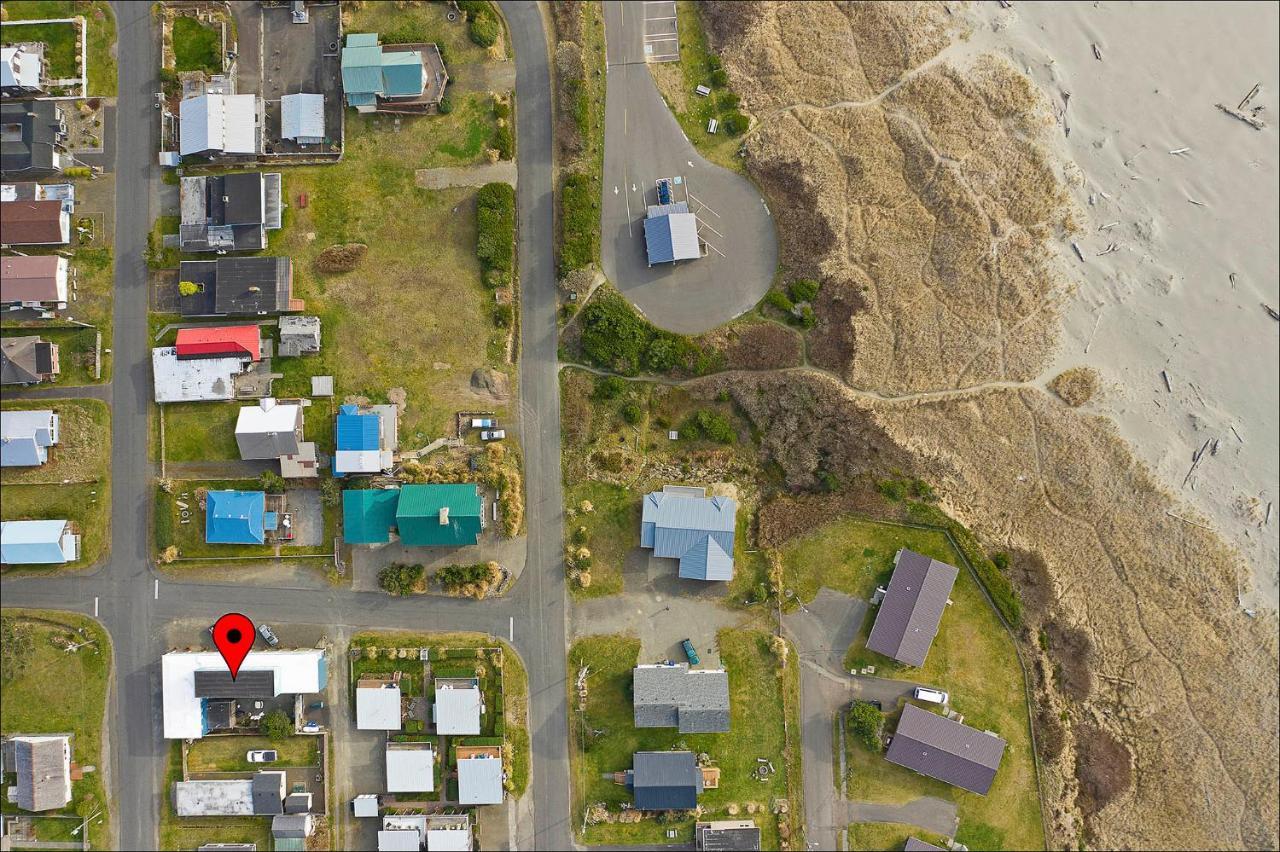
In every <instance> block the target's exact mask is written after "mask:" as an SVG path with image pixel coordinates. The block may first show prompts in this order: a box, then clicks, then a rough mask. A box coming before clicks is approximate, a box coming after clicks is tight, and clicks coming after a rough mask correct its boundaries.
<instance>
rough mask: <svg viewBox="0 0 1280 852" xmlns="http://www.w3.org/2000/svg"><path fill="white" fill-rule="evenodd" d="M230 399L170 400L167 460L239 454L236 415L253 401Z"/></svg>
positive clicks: (166, 408)
mask: <svg viewBox="0 0 1280 852" xmlns="http://www.w3.org/2000/svg"><path fill="white" fill-rule="evenodd" d="M251 402H252V401H251V400H250V401H249V402H245V401H229V402H169V403H165V404H164V405H163V406H161V409H162V410H163V413H164V457H165V461H171V462H182V461H216V460H219V459H238V458H240V447H239V446H238V445H237V444H236V418H238V417H239V416H240V409H241V408H243V407H245V406H246V405H248V404H250V403H251Z"/></svg>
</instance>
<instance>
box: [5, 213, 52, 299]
mask: <svg viewBox="0 0 1280 852" xmlns="http://www.w3.org/2000/svg"><path fill="white" fill-rule="evenodd" d="M54 203H55V204H56V203H57V202H54ZM0 306H3V307H4V309H5V310H19V309H21V308H33V309H36V310H56V309H58V308H65V307H66V306H67V259H66V258H65V257H58V256H57V255H41V256H38V257H3V258H0Z"/></svg>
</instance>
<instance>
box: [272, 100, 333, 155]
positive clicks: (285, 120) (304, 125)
mask: <svg viewBox="0 0 1280 852" xmlns="http://www.w3.org/2000/svg"><path fill="white" fill-rule="evenodd" d="M280 138H281V139H290V140H292V141H294V142H296V143H297V144H299V145H319V144H320V143H321V142H323V141H324V138H325V137H324V95H317V94H311V93H307V92H300V93H298V94H295V95H283V96H281V98H280Z"/></svg>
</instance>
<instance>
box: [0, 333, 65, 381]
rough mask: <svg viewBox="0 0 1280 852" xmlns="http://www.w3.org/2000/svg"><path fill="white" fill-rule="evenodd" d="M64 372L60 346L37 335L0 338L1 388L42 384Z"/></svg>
mask: <svg viewBox="0 0 1280 852" xmlns="http://www.w3.org/2000/svg"><path fill="white" fill-rule="evenodd" d="M61 372H62V367H61V365H60V364H59V362H58V344H56V343H50V342H49V341H47V340H41V339H40V338H39V337H36V336H34V335H26V336H23V337H5V338H3V339H0V385H38V384H40V383H41V382H51V381H53V380H54V379H55V378H57V377H58V374H59V373H61Z"/></svg>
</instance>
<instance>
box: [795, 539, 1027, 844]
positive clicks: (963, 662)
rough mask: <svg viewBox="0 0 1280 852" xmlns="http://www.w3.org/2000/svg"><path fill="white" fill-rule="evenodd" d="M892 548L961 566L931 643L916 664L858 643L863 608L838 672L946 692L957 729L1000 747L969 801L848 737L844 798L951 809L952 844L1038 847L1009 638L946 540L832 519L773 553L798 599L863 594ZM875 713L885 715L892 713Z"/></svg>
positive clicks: (876, 580) (881, 573) (884, 573)
mask: <svg viewBox="0 0 1280 852" xmlns="http://www.w3.org/2000/svg"><path fill="white" fill-rule="evenodd" d="M901 547H909V548H911V549H912V550H915V551H918V552H920V553H923V554H925V555H926V556H932V557H933V558H935V559H939V560H942V561H945V562H949V563H951V564H953V565H956V566H957V567H959V568H960V569H961V570H960V575H959V577H958V578H957V579H956V584H955V588H954V590H953V591H952V592H951V600H952V602H953V603H952V605H951V606H949V607H947V610H946V612H945V613H943V616H942V625H941V627H940V628H939V631H938V638H937V639H936V640H935V641H934V643H933V648H932V649H931V650H930V652H929V656H928V659H927V660H926V662H925V665H924V667H923V668H920V669H912V668H906V667H902V666H898V665H897V664H895V663H893V661H891V660H889V659H887V658H885V657H882V656H880V655H879V654H873V653H870V652H867V651H866V650H865V648H864V647H863V646H865V644H866V637H867V634H868V633H869V632H870V625H871V623H872V621H873V619H874V616H875V613H874V611H873V612H872V613H871V614H870V615H869V616H868V618H867V619H866V621H865V622H864V624H863V628H862V631H861V633H860V634H859V636H858V638H857V640H855V642H854V645H853V647H852V648H851V649H850V653H849V656H848V657H847V658H846V661H845V662H846V665H847V667H849V668H854V667H855V666H861V665H866V664H872V665H875V666H876V674H877V675H878V676H883V677H895V676H902V677H907V678H910V679H911V680H917V681H922V682H924V683H931V684H937V685H938V686H939V687H941V688H942V689H945V690H947V691H948V692H949V693H950V694H951V704H952V706H953V707H955V709H956V710H957V711H959V712H960V713H963V714H964V717H965V724H967V725H970V726H972V727H975V728H977V729H978V730H990V731H995V732H996V733H997V734H999V735H1000V736H1001V737H1003V738H1004V739H1005V740H1006V741H1007V742H1008V743H1009V746H1008V748H1007V749H1006V751H1005V755H1004V760H1003V762H1002V763H1001V766H1000V771H999V773H998V774H997V775H996V780H995V783H994V784H993V785H992V787H991V790H990V792H989V793H988V794H987V795H986V796H979V795H976V794H974V793H968V792H965V791H962V790H960V789H958V788H956V787H952V786H951V785H949V784H944V783H942V782H941V781H935V780H933V779H931V778H926V777H925V776H923V775H918V774H916V773H915V772H912V771H910V770H907V769H904V768H902V767H899V766H894V765H893V764H891V763H888V762H887V761H885V760H884V759H883V757H881V756H880V755H879V754H872V753H870V752H869V751H867V750H866V749H865V748H864V747H863V746H861V745H860V744H858V743H856V742H853V741H852V740H851V741H850V743H849V745H848V753H849V766H850V771H849V775H850V777H849V784H848V795H849V797H850V798H852V799H864V800H868V801H876V802H903V801H907V800H908V799H913V798H916V797H918V796H925V795H928V796H938V797H940V798H944V799H947V800H949V801H954V802H955V803H956V804H957V806H958V807H959V809H960V835H959V837H958V839H959V840H960V842H962V843H967V844H968V845H969V846H970V847H972V848H983V849H1033V848H1034V849H1038V848H1043V846H1044V838H1043V836H1042V829H1041V823H1040V811H1039V803H1038V790H1037V786H1036V775H1035V766H1034V764H1033V762H1032V755H1031V740H1030V732H1029V728H1028V725H1029V722H1028V717H1027V706H1026V699H1025V694H1024V691H1023V684H1022V672H1021V670H1020V669H1019V666H1018V659H1017V656H1016V654H1015V651H1014V647H1013V640H1012V639H1011V638H1010V637H1009V634H1008V633H1007V632H1005V629H1004V627H1003V625H1001V624H1000V621H999V620H998V619H997V617H996V614H995V612H994V611H993V610H992V609H991V606H990V604H988V603H987V600H986V598H985V597H983V595H982V592H981V590H980V589H979V587H978V585H977V583H976V582H975V581H974V580H973V578H972V577H971V576H970V574H969V573H968V571H967V570H966V569H965V568H964V566H963V563H962V562H961V561H960V556H959V554H957V553H956V552H955V551H954V550H952V549H951V546H950V543H949V542H948V541H947V539H946V537H945V536H943V535H942V533H940V532H938V531H936V530H919V529H914V528H909V527H898V526H893V525H891V524H881V523H874V522H870V521H864V520H858V519H842V520H839V521H835V522H833V523H830V524H827V525H826V526H824V527H822V528H820V529H818V530H816V531H814V532H813V533H811V534H810V535H808V536H805V537H804V538H801V539H797V540H795V541H793V542H791V543H790V544H788V545H787V547H785V548H784V549H783V551H782V559H783V564H784V567H785V571H786V582H787V586H788V587H789V588H793V589H795V591H796V594H797V595H798V596H799V597H800V599H801V600H809V599H811V598H812V596H813V595H814V594H817V591H818V587H819V586H821V585H826V586H830V587H832V588H836V589H838V590H839V591H843V592H847V593H849V594H851V595H854V596H857V597H869V596H870V595H871V592H872V591H874V589H875V587H876V585H877V584H883V583H885V582H886V581H887V580H888V578H889V575H890V573H891V569H892V559H893V554H894V553H896V552H897V550H898V549H899V548H901ZM885 709H886V711H892V712H893V713H894V714H895V715H896V713H897V711H898V708H887V707H886V708H885Z"/></svg>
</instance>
